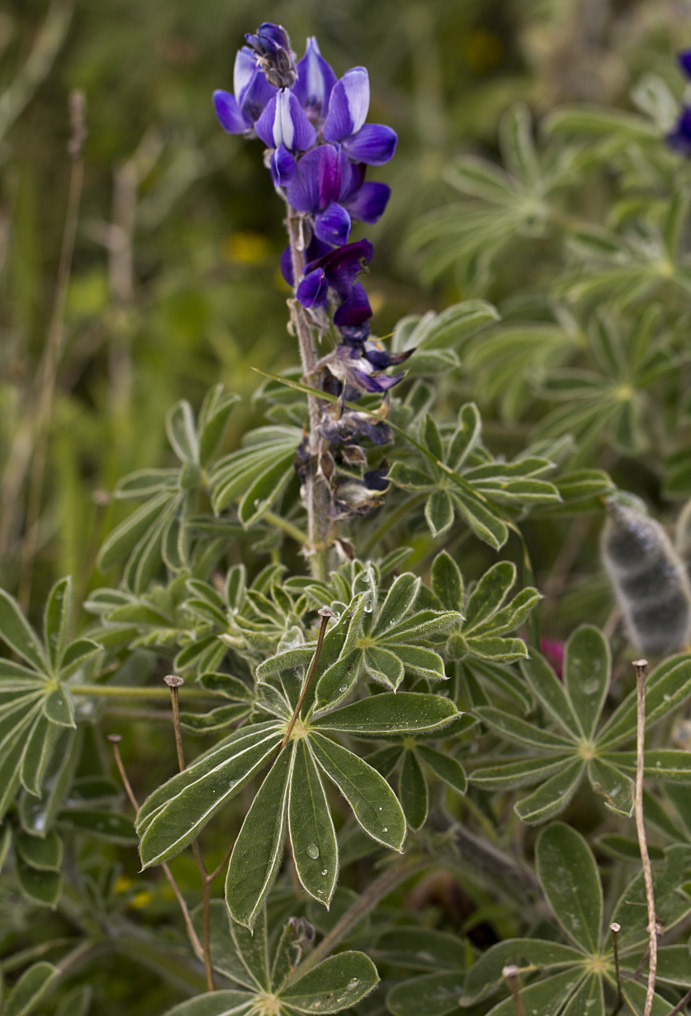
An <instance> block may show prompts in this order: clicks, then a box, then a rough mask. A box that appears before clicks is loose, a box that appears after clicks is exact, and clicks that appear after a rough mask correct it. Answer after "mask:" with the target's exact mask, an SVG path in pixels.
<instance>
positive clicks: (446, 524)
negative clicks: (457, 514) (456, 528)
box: [425, 489, 454, 536]
mask: <svg viewBox="0 0 691 1016" xmlns="http://www.w3.org/2000/svg"><path fill="white" fill-rule="evenodd" d="M425 519H426V520H427V525H428V526H429V530H430V532H431V534H432V536H441V535H442V533H445V532H446V530H447V529H450V528H451V526H452V525H453V519H454V505H453V500H452V498H451V495H450V494H449V492H448V490H443V489H441V490H435V491H434V493H433V494H432V496H431V497H430V498H428V500H427V502H426V503H425Z"/></svg>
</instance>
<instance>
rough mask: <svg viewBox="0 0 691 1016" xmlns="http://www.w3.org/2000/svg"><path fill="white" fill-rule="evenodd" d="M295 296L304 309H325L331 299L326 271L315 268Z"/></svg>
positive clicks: (306, 276)
mask: <svg viewBox="0 0 691 1016" xmlns="http://www.w3.org/2000/svg"><path fill="white" fill-rule="evenodd" d="M295 295H296V296H297V299H298V302H299V303H301V304H302V306H303V307H325V306H326V303H327V300H328V297H329V283H328V282H327V279H326V273H325V271H324V269H323V268H315V269H313V270H312V271H311V272H308V273H307V275H305V277H304V279H303V280H302V282H301V283H300V285H299V286H298V288H297V293H296V294H295Z"/></svg>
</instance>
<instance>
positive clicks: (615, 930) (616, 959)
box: [609, 921, 624, 1016]
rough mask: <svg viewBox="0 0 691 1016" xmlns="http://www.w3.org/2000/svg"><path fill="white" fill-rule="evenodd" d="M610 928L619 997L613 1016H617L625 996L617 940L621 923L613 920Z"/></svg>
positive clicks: (616, 1000)
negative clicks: (622, 990)
mask: <svg viewBox="0 0 691 1016" xmlns="http://www.w3.org/2000/svg"><path fill="white" fill-rule="evenodd" d="M609 930H610V931H611V932H612V956H613V958H614V974H615V977H616V979H617V997H616V998H615V1000H614V1008H613V1009H612V1012H611V1016H617V1013H618V1012H619V1010H620V1009H621V1005H622V1002H623V1001H624V996H623V995H622V992H621V970H620V968H619V943H618V942H617V935H618V934H619V932H620V931H621V925H620V924H617V922H616V921H613V922H612V924H610V926H609Z"/></svg>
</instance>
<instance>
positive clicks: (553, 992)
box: [487, 969, 584, 1016]
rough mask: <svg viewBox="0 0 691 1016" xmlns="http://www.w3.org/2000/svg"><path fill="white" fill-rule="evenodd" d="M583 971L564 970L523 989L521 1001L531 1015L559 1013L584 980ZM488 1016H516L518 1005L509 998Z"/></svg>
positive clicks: (496, 1006) (495, 1007)
mask: <svg viewBox="0 0 691 1016" xmlns="http://www.w3.org/2000/svg"><path fill="white" fill-rule="evenodd" d="M583 976H584V974H583V971H582V969H572V970H563V971H562V972H561V973H559V974H553V975H552V976H551V977H546V978H545V979H544V980H543V981H538V982H537V984H531V985H529V986H528V987H527V988H526V987H521V1001H522V1003H523V1006H524V1007H525V1011H526V1012H529V1013H533V1012H535V1013H544V1014H547V1013H557V1012H559V1013H560V1012H561V1011H562V1010H561V1007H562V1005H563V1004H564V1002H565V1001H566V999H568V998H569V997H570V996H571V995H572V994H573V992H574V991H575V990H576V989H577V988H578V986H579V984H580V982H581V980H582V979H583ZM487 1016H516V1004H515V1002H514V1000H513V998H507V999H506V1000H505V1001H504V1002H500V1003H499V1005H495V1006H494V1008H493V1009H490V1010H489V1012H488V1013H487Z"/></svg>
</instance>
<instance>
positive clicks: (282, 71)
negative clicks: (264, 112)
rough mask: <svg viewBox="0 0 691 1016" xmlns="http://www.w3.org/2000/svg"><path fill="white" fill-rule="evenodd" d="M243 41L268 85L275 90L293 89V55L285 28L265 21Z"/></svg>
mask: <svg viewBox="0 0 691 1016" xmlns="http://www.w3.org/2000/svg"><path fill="white" fill-rule="evenodd" d="M245 41H246V42H247V45H248V47H249V49H250V50H252V52H253V53H255V54H256V59H257V63H258V65H259V67H260V68H261V69H262V71H263V72H264V74H265V75H266V80H267V81H268V82H269V84H270V85H273V86H274V87H275V88H292V87H293V85H294V84H295V82H296V80H297V70H296V68H295V53H294V52H293V49H292V46H291V45H290V36H289V35H288V33H287V32H286V30H285V28H282V27H281V26H280V25H273V24H271V22H270V21H265V22H264V24H263V25H260V26H259V28H258V29H257V31H256V32H255V34H254V35H249V34H248V35H246V36H245Z"/></svg>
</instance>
